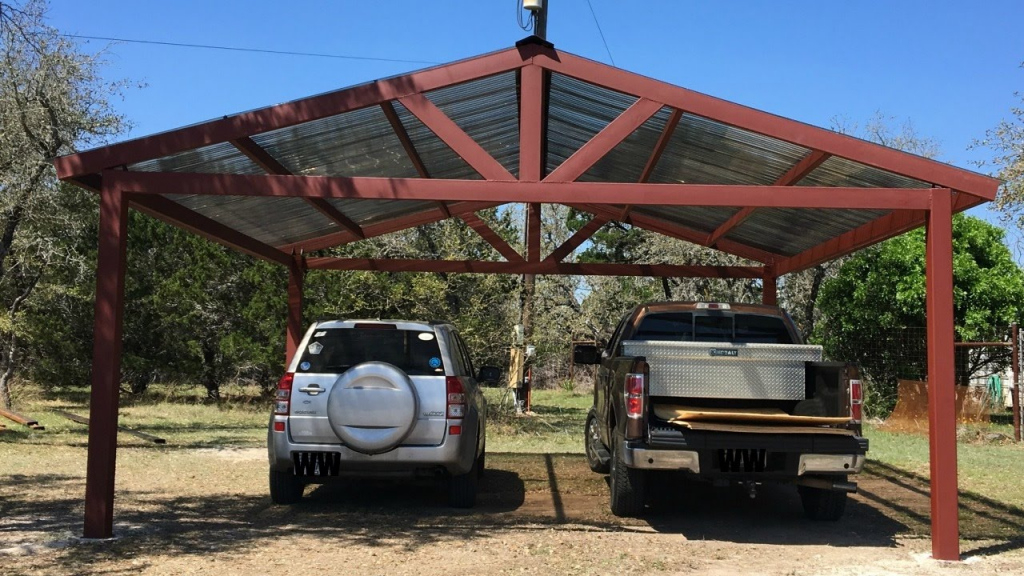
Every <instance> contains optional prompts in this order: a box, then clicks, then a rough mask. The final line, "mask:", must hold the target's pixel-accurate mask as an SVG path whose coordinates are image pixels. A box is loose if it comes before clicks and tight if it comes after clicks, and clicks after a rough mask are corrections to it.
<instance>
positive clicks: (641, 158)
mask: <svg viewBox="0 0 1024 576" xmlns="http://www.w3.org/2000/svg"><path fill="white" fill-rule="evenodd" d="M671 115H672V109H671V108H669V107H667V106H666V107H664V108H662V109H661V110H659V111H658V112H657V113H656V114H655V115H654V116H651V117H650V118H648V119H647V121H646V122H644V123H643V124H642V125H641V126H640V127H639V128H637V129H636V130H634V131H633V133H632V134H630V135H629V136H627V137H626V139H625V140H623V141H622V142H619V144H618V145H617V146H615V148H612V150H611V151H610V152H608V153H607V154H605V156H604V158H601V159H600V160H598V161H597V163H596V164H594V165H593V166H592V167H591V168H590V170H587V172H586V173H585V174H583V176H580V178H579V179H580V181H582V182H637V181H639V180H640V175H641V174H642V173H643V171H644V166H646V165H647V160H648V159H650V157H651V153H652V152H653V151H654V147H655V146H656V145H657V144H658V138H659V137H661V133H662V132H663V131H664V129H665V124H666V123H667V122H668V120H669V117H670V116H671Z"/></svg>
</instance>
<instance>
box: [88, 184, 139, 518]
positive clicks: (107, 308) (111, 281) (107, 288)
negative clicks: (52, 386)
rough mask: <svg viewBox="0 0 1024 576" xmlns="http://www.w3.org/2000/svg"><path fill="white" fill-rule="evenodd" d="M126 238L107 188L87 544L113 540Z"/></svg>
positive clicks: (122, 204)
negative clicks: (89, 539) (94, 539)
mask: <svg viewBox="0 0 1024 576" xmlns="http://www.w3.org/2000/svg"><path fill="white" fill-rule="evenodd" d="M127 236H128V199H127V198H126V197H125V195H124V194H123V193H122V192H121V191H120V190H118V189H115V188H113V187H112V186H110V185H104V186H103V189H102V192H101V193H100V225H99V251H98V254H97V261H96V308H95V310H96V316H95V319H94V326H93V352H92V388H91V396H90V402H89V422H90V424H89V455H88V463H87V465H86V476H85V529H84V535H85V537H86V538H110V537H112V536H113V535H114V470H115V459H116V456H117V407H118V393H119V391H120V384H121V321H122V318H123V315H124V268H125V246H126V244H127Z"/></svg>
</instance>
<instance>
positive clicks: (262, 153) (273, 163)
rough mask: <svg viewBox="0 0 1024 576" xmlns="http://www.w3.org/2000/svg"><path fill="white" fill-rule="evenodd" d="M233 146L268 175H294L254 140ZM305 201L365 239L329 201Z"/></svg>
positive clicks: (233, 141)
mask: <svg viewBox="0 0 1024 576" xmlns="http://www.w3.org/2000/svg"><path fill="white" fill-rule="evenodd" d="M231 144H232V145H233V146H234V147H235V148H237V149H238V151H239V152H241V153H242V154H245V155H246V156H247V157H248V158H249V159H250V160H252V161H253V163H255V164H256V165H257V166H259V167H260V168H263V170H265V171H266V172H267V173H268V174H276V175H278V176H292V175H293V174H292V171H291V170H289V169H288V168H287V167H286V166H285V165H284V164H281V163H280V162H279V161H278V160H277V158H274V157H273V156H272V155H271V154H270V153H269V152H267V151H266V150H265V149H264V148H263V147H262V146H260V145H259V144H257V143H256V142H255V141H254V140H253V139H252V138H249V137H247V136H246V137H242V138H236V139H234V140H232V141H231ZM305 200H306V203H307V204H309V205H310V206H312V207H313V208H316V209H317V210H318V211H319V212H320V213H321V214H323V215H324V216H326V217H327V218H328V219H329V220H331V221H332V222H334V223H335V224H337V225H338V226H341V227H342V228H344V229H346V230H348V231H349V232H351V233H353V234H355V235H356V236H357V237H359V238H365V235H364V234H363V229H362V228H360V227H359V224H356V223H355V222H353V221H352V220H351V219H350V218H349V217H348V216H345V215H344V214H342V213H341V211H340V210H338V209H337V208H335V207H334V205H332V204H331V203H330V202H328V201H327V200H325V199H323V198H305Z"/></svg>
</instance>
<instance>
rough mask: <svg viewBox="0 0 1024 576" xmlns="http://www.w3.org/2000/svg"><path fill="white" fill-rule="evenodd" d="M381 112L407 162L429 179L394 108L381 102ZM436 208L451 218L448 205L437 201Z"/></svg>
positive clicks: (390, 104)
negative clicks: (396, 138)
mask: <svg viewBox="0 0 1024 576" xmlns="http://www.w3.org/2000/svg"><path fill="white" fill-rule="evenodd" d="M380 108H381V110H383V111H384V117H385V118H387V119H388V123H389V124H391V129H392V130H394V132H395V136H397V137H398V141H399V142H401V144H402V148H404V149H405V154H406V156H408V157H409V161H410V162H412V165H413V167H414V168H416V173H417V174H419V175H420V178H430V172H429V171H427V165H426V164H424V163H423V158H420V153H419V152H417V151H416V145H415V144H413V142H412V138H410V137H409V132H408V131H407V130H406V129H405V126H404V125H403V124H402V119H401V118H399V117H398V113H397V112H395V106H394V104H392V103H391V102H382V103H381V105H380ZM437 207H438V208H440V209H441V211H442V212H444V213H445V214H446V215H447V216H448V217H449V218H451V215H452V214H451V212H449V211H448V204H446V203H444V202H441V201H440V200H439V201H437Z"/></svg>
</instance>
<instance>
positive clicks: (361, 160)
mask: <svg viewBox="0 0 1024 576" xmlns="http://www.w3.org/2000/svg"><path fill="white" fill-rule="evenodd" d="M252 139H253V141H255V142H256V143H257V144H259V146H260V147H262V148H263V149H264V150H266V151H267V153H269V154H270V155H271V156H273V157H274V158H275V159H276V160H277V161H278V162H280V163H281V164H283V165H284V166H285V167H286V168H288V170H289V171H290V172H291V173H293V174H298V175H302V176H348V177H357V176H371V177H372V176H378V177H385V176H390V177H393V178H414V177H416V176H417V174H416V168H415V167H414V166H413V164H412V161H411V160H410V159H409V155H408V154H407V153H406V151H405V148H403V147H402V143H401V142H400V141H399V139H398V136H397V135H395V131H394V129H392V127H391V124H390V123H389V122H388V120H387V117H386V116H384V111H383V110H381V108H380V106H371V107H369V108H363V109H360V110H355V111H352V112H346V113H345V114H338V115H336V116H329V117H327V118H322V119H320V120H315V121H313V122H306V123H304V124H297V125H295V126H289V127H288V128H282V129H280V130H273V131H271V132H264V133H263V134H256V135H254V136H253V137H252Z"/></svg>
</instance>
